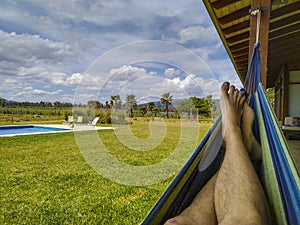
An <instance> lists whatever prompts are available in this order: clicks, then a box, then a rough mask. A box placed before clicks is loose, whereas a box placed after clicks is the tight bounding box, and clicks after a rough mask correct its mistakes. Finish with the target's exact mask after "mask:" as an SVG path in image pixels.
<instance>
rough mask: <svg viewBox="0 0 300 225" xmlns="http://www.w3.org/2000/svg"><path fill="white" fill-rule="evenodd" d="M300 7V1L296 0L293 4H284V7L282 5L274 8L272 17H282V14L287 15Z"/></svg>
mask: <svg viewBox="0 0 300 225" xmlns="http://www.w3.org/2000/svg"><path fill="white" fill-rule="evenodd" d="M299 9H300V1H296V2H294V3H292V4H289V5H287V6H283V7H280V8H278V9H274V10H272V13H271V18H277V17H280V16H284V15H287V14H289V13H291V12H294V11H296V10H299Z"/></svg>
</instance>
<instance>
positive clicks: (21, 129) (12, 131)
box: [0, 125, 69, 136]
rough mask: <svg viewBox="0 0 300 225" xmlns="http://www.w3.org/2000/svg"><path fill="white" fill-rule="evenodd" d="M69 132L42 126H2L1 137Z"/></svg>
mask: <svg viewBox="0 0 300 225" xmlns="http://www.w3.org/2000/svg"><path fill="white" fill-rule="evenodd" d="M63 131H69V129H63V128H54V127H42V126H33V125H29V126H0V136H13V135H24V134H34V133H51V132H63Z"/></svg>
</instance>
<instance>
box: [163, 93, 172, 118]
mask: <svg viewBox="0 0 300 225" xmlns="http://www.w3.org/2000/svg"><path fill="white" fill-rule="evenodd" d="M172 98H173V96H171V95H170V92H167V93H164V94H162V96H161V98H160V102H161V104H164V105H166V114H165V116H166V118H169V105H170V104H171V103H172Z"/></svg>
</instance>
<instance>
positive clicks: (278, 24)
mask: <svg viewBox="0 0 300 225" xmlns="http://www.w3.org/2000/svg"><path fill="white" fill-rule="evenodd" d="M299 18H300V15H299V14H296V15H292V16H289V17H286V18H283V19H281V20H277V21H275V22H272V23H271V24H270V31H272V30H275V29H278V28H280V27H284V26H287V25H289V24H293V23H296V22H299Z"/></svg>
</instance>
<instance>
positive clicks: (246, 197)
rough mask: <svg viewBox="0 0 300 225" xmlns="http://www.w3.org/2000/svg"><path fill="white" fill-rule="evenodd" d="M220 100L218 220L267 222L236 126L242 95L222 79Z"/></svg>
mask: <svg viewBox="0 0 300 225" xmlns="http://www.w3.org/2000/svg"><path fill="white" fill-rule="evenodd" d="M228 91H229V93H228ZM220 103H221V112H222V134H223V138H224V141H225V145H226V152H225V157H224V161H223V163H222V166H221V168H220V170H219V173H218V176H217V179H216V184H215V195H214V203H215V210H216V215H217V220H218V223H219V224H270V220H269V216H268V215H269V212H268V207H267V201H266V198H265V195H264V192H263V189H262V187H261V184H260V181H259V179H258V177H257V175H256V173H255V171H254V168H253V166H252V163H251V160H250V158H249V156H248V152H247V149H246V147H245V144H244V142H243V137H242V131H241V128H240V120H241V116H242V113H243V106H244V103H245V97H244V96H243V95H241V94H239V92H238V90H237V89H235V87H234V86H229V83H228V82H225V83H224V84H223V85H222V87H221V99H220Z"/></svg>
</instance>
